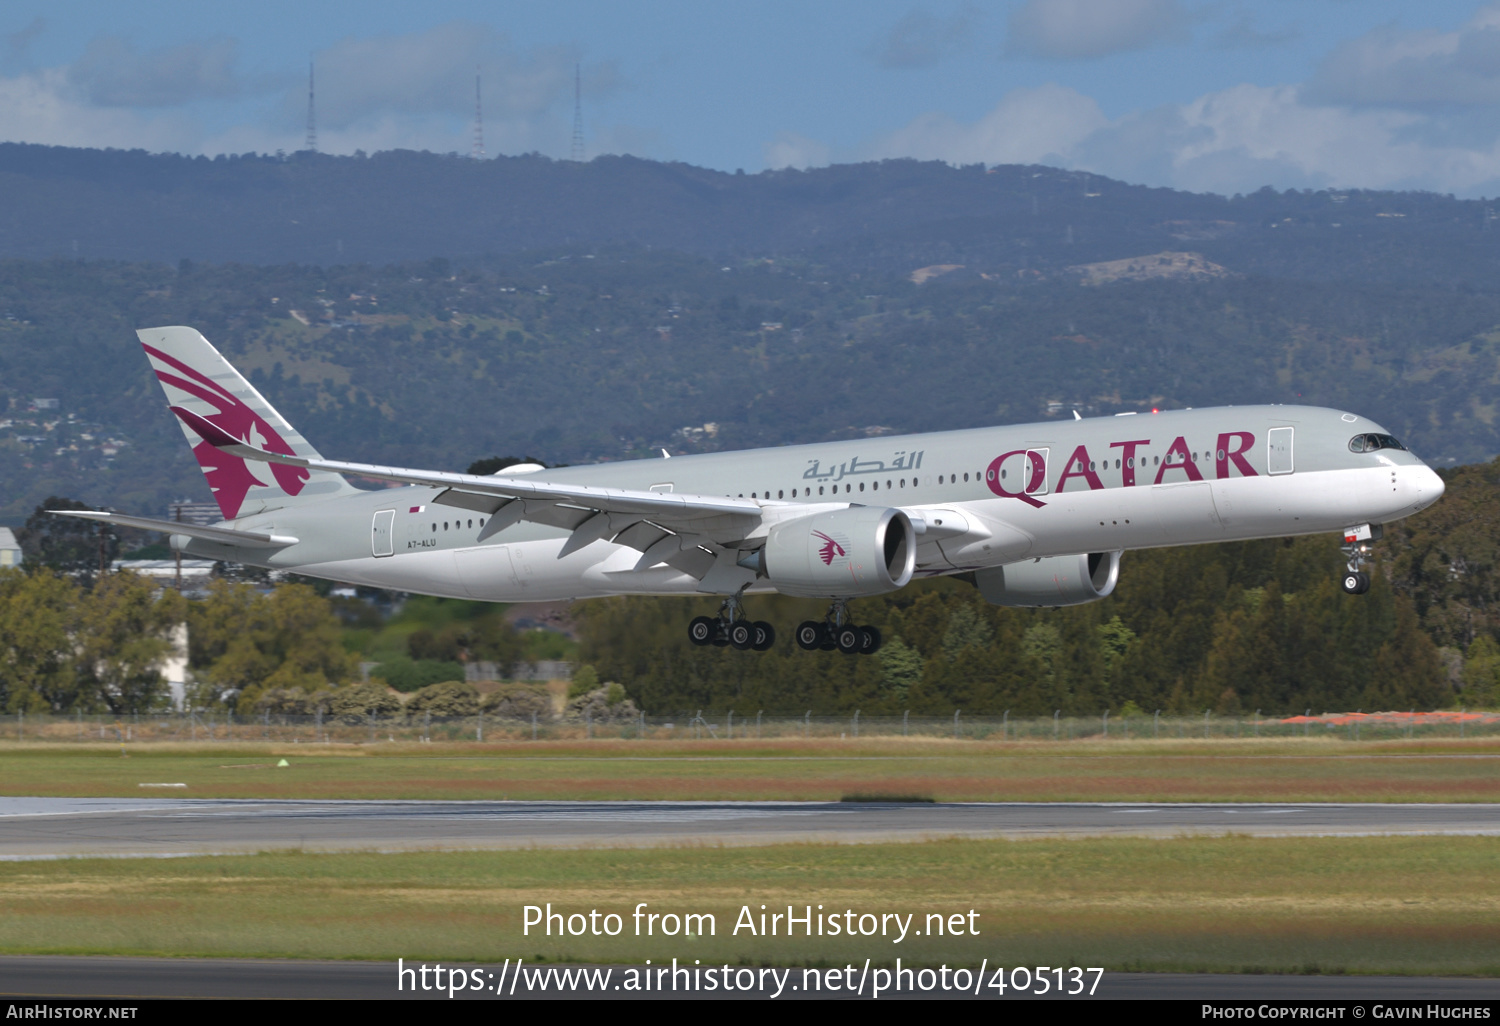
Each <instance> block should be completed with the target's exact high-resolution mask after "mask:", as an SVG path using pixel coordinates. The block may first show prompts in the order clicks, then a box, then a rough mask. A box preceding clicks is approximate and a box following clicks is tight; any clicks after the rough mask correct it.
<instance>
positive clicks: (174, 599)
mask: <svg viewBox="0 0 1500 1026" xmlns="http://www.w3.org/2000/svg"><path fill="white" fill-rule="evenodd" d="M79 599H80V601H79V607H80V616H79V623H78V634H77V638H78V655H77V665H78V667H79V671H80V672H79V677H80V684H81V687H80V692H81V694H80V696H79V698H80V699H81V700H82V704H84V705H85V706H88V707H91V708H100V707H101V706H102V707H104V708H107V709H109V711H110V712H112V713H115V714H120V713H126V712H145V711H147V710H148V709H150V708H152V706H153V705H157V704H160V703H161V701H162V700H164V698H165V692H164V689H163V687H162V679H161V668H162V663H163V662H164V661H165V660H166V658H167V657H168V656H169V655H170V654H171V652H172V650H173V641H172V635H173V632H174V631H175V629H176V628H177V626H178V625H179V624H181V623H182V622H183V619H184V616H185V615H186V605H187V603H186V602H185V601H184V600H183V598H182V596H181V595H179V594H178V593H177V592H175V591H171V590H165V591H158V589H157V588H156V586H155V585H153V584H152V583H151V582H150V581H148V580H147V579H145V578H144V577H140V576H138V575H136V574H133V573H130V572H128V571H127V572H124V573H118V574H106V575H105V576H104V577H102V578H100V579H99V581H98V582H97V583H96V584H95V585H94V588H93V590H92V591H90V592H88V593H87V594H86V595H82V596H80V597H79Z"/></svg>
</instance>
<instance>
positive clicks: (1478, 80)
mask: <svg viewBox="0 0 1500 1026" xmlns="http://www.w3.org/2000/svg"><path fill="white" fill-rule="evenodd" d="M1306 95H1307V96H1308V97H1309V98H1310V99H1313V100H1316V101H1320V102H1324V103H1343V104H1354V105H1372V106H1409V107H1432V106H1444V105H1458V106H1465V105H1472V104H1481V105H1489V104H1494V103H1497V102H1500V4H1489V5H1486V6H1485V7H1482V8H1481V9H1480V10H1479V12H1478V13H1477V14H1475V16H1474V17H1473V18H1472V19H1471V20H1470V21H1469V23H1468V24H1467V25H1465V26H1464V27H1463V28H1461V29H1459V30H1458V31H1457V32H1437V31H1434V30H1432V29H1418V30H1406V29H1397V28H1393V27H1390V26H1386V27H1382V28H1378V29H1375V30H1374V31H1372V32H1367V33H1365V34H1364V35H1363V36H1360V37H1359V38H1358V39H1351V40H1349V41H1348V42H1345V43H1341V44H1339V45H1338V46H1337V47H1335V48H1334V49H1333V51H1332V52H1330V53H1329V54H1328V56H1327V57H1326V58H1324V60H1323V62H1322V64H1321V65H1320V66H1319V68H1318V70H1317V73H1316V74H1315V75H1314V76H1313V78H1312V79H1311V81H1309V82H1308V84H1307V92H1306Z"/></svg>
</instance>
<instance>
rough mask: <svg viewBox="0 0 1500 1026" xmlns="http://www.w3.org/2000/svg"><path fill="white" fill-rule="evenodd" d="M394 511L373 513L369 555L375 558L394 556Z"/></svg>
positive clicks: (387, 510)
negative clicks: (373, 520)
mask: <svg viewBox="0 0 1500 1026" xmlns="http://www.w3.org/2000/svg"><path fill="white" fill-rule="evenodd" d="M395 527H396V511H395V510H393V509H382V510H377V511H376V512H375V522H374V523H373V524H372V525H371V527H370V553H371V555H375V556H394V555H395V554H396V539H395Z"/></svg>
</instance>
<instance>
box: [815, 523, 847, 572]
mask: <svg viewBox="0 0 1500 1026" xmlns="http://www.w3.org/2000/svg"><path fill="white" fill-rule="evenodd" d="M813 534H815V535H817V536H818V537H819V538H822V539H823V547H822V548H820V549H819V550H818V558H819V559H821V560H822V561H823V565H824V566H832V565H833V559H834V557H835V556H847V555H848V554H849V553H848V552H846V551H845V550H844V546H842V545H840V544H839V543H838V542H836V541H834V540H833V539H832V538H830V537H829V536H828V535H826V534H824V533H823V532H822V531H814V532H813Z"/></svg>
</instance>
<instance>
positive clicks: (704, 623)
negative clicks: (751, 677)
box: [688, 588, 776, 652]
mask: <svg viewBox="0 0 1500 1026" xmlns="http://www.w3.org/2000/svg"><path fill="white" fill-rule="evenodd" d="M743 594H744V589H743V588H741V589H740V590H739V591H738V592H736V593H735V594H733V595H731V596H729V597H728V598H726V599H725V600H724V604H723V605H722V606H720V607H719V615H718V616H697V617H694V618H693V619H692V621H691V622H690V623H688V640H689V641H691V642H692V643H693V644H695V645H717V646H719V647H721V648H722V647H723V646H725V645H731V646H733V647H734V648H737V649H739V650H740V651H742V652H743V651H745V650H747V649H754V650H755V651H756V652H764V651H766V650H767V649H769V648H770V647H771V646H772V645H774V644H776V628H775V627H773V626H771V625H770V624H769V623H767V622H765V621H764V620H756V621H755V622H753V623H752V622H751V621H749V620H747V619H745V607H744V604H743V602H742V601H741V597H742V596H743Z"/></svg>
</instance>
